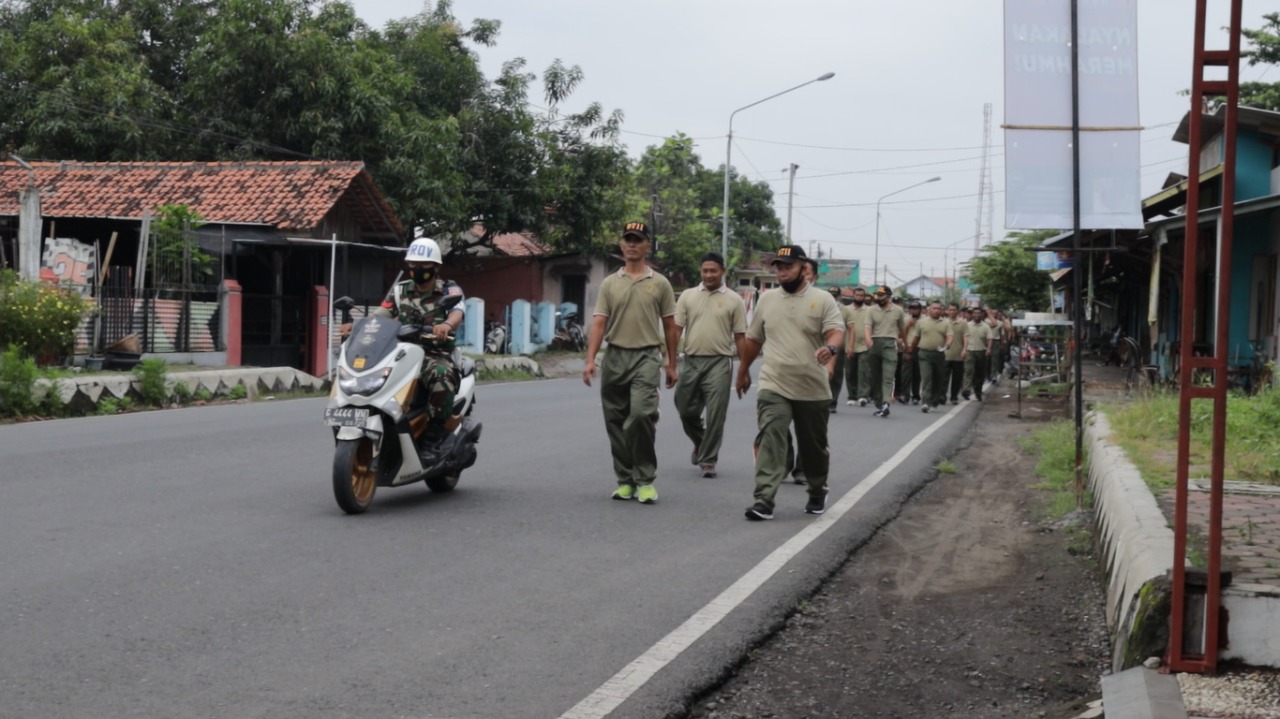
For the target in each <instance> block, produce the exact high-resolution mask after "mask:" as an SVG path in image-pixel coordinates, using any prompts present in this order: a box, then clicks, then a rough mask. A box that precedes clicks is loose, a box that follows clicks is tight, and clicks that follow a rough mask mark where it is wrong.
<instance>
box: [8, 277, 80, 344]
mask: <svg viewBox="0 0 1280 719" xmlns="http://www.w3.org/2000/svg"><path fill="white" fill-rule="evenodd" d="M87 306H88V303H87V302H86V301H85V299H84V298H83V297H81V296H80V294H79V293H78V292H76V291H75V290H73V289H69V288H66V287H59V286H57V285H51V284H48V283H45V282H32V281H30V280H22V279H19V278H18V275H17V273H15V272H14V271H13V270H0V347H8V346H16V347H19V348H21V349H22V351H23V352H24V353H25V354H27V355H28V356H30V357H62V356H66V355H69V354H71V353H72V351H73V350H74V349H75V335H76V328H77V327H79V326H80V322H81V321H82V320H83V319H84V315H85V311H86V309H87Z"/></svg>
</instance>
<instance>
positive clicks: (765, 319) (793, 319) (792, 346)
mask: <svg viewBox="0 0 1280 719" xmlns="http://www.w3.org/2000/svg"><path fill="white" fill-rule="evenodd" d="M844 327H845V322H844V317H843V316H841V314H840V306H839V304H838V303H837V302H836V301H835V299H834V298H833V297H832V296H831V293H829V292H826V291H824V290H818V289H814V288H813V287H812V286H811V285H809V286H806V287H805V288H804V289H802V290H801V291H799V292H797V293H795V294H791V293H789V292H787V291H785V290H783V289H781V288H775V289H772V290H769V291H768V292H765V293H764V294H762V295H760V302H759V303H758V304H757V305H756V311H755V314H754V316H752V318H751V326H750V327H749V328H748V329H747V336H748V337H750V338H751V339H753V340H755V341H757V342H760V343H763V344H764V366H763V367H761V368H760V389H762V390H765V389H767V390H769V391H771V392H776V393H778V394H780V395H782V396H783V397H786V398H787V399H793V400H800V401H816V400H830V399H831V383H830V382H829V380H828V378H827V368H826V367H824V366H822V365H820V364H818V362H817V360H815V359H814V353H815V352H817V351H818V348H819V347H821V346H823V345H824V344H825V340H824V338H825V337H826V334H827V332H830V331H831V330H843V329H844Z"/></svg>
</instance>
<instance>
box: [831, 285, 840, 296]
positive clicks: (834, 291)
mask: <svg viewBox="0 0 1280 719" xmlns="http://www.w3.org/2000/svg"><path fill="white" fill-rule="evenodd" d="M840 295H841V291H840V288H839V287H832V288H831V296H832V297H839V296H840Z"/></svg>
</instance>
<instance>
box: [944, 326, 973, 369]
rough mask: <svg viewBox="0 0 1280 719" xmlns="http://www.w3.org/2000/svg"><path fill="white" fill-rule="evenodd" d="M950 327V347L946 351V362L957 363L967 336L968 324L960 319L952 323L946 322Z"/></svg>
mask: <svg viewBox="0 0 1280 719" xmlns="http://www.w3.org/2000/svg"><path fill="white" fill-rule="evenodd" d="M947 323H948V324H950V325H951V347H950V348H948V349H947V361H948V362H959V361H960V355H961V354H962V353H963V352H964V343H965V337H968V336H969V324H968V323H967V322H965V321H964V320H961V319H958V318H957V319H956V320H955V321H954V322H952V321H951V320H947Z"/></svg>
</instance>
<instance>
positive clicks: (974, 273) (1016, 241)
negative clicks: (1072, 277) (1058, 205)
mask: <svg viewBox="0 0 1280 719" xmlns="http://www.w3.org/2000/svg"><path fill="white" fill-rule="evenodd" d="M1056 234H1057V233H1056V232H1054V231H1053V230H1037V231H1034V232H1011V233H1009V235H1008V237H1007V238H1006V239H1005V241H1004V242H997V243H993V244H990V245H987V246H986V247H983V248H982V251H981V252H980V253H979V254H978V256H977V257H975V258H974V259H973V261H972V262H970V263H969V279H970V280H972V281H973V284H974V289H975V290H976V291H977V293H978V294H979V295H981V296H982V301H983V302H984V303H985V304H989V305H991V306H992V307H998V308H1000V309H1006V308H1007V309H1013V310H1027V311H1030V312H1037V311H1041V310H1043V309H1045V308H1046V306H1047V305H1048V304H1049V303H1048V301H1047V298H1048V296H1049V293H1048V288H1049V273H1048V272H1044V271H1042V270H1037V269H1036V257H1035V253H1034V252H1031V251H1030V249H1029V248H1032V247H1040V246H1043V245H1044V243H1045V241H1046V240H1048V239H1049V238H1050V237H1053V236H1054V235H1056Z"/></svg>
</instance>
